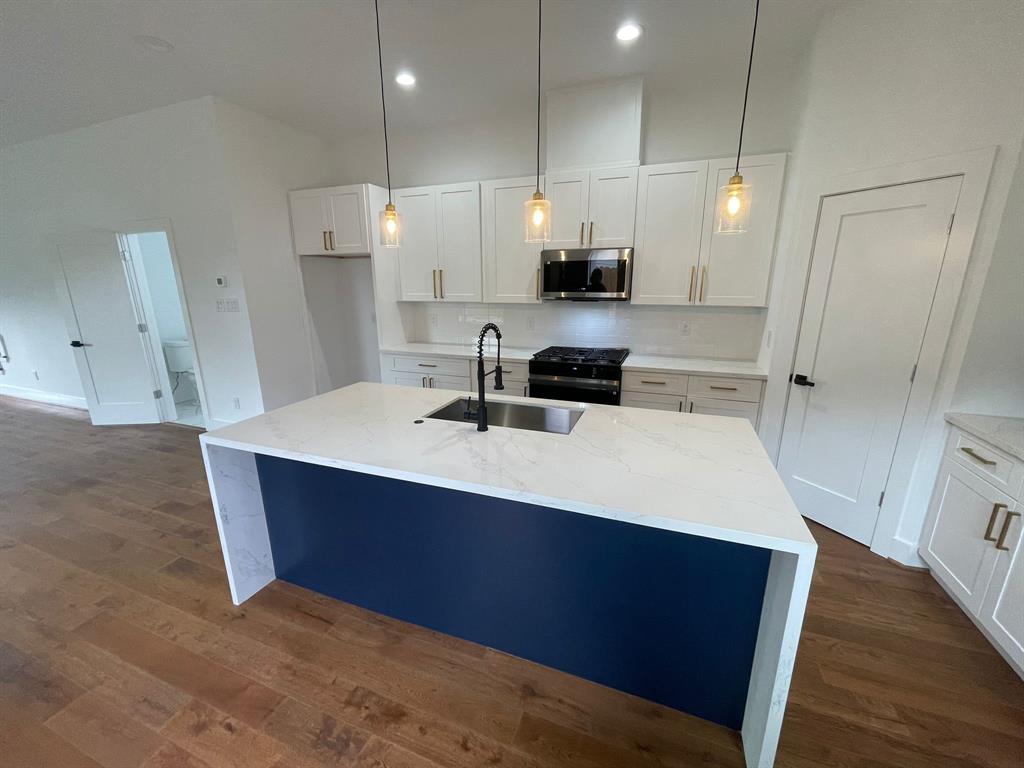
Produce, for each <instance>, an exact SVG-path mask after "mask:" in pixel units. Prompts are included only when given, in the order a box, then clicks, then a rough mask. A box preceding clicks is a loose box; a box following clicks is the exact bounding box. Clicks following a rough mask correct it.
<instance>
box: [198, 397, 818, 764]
mask: <svg viewBox="0 0 1024 768" xmlns="http://www.w3.org/2000/svg"><path fill="white" fill-rule="evenodd" d="M457 396H458V395H457V393H453V392H449V391H445V390H433V389H420V388H408V387H398V386H391V385H381V384H367V383H361V384H355V385H353V386H350V387H346V388H344V389H340V390H335V391H333V392H330V393H327V394H324V395H321V396H319V397H315V398H311V399H309V400H305V401H302V402H300V403H296V404H294V405H291V406H288V407H285V408H282V409H279V410H277V411H273V412H270V413H267V414H264V415H262V416H258V417H255V418H252V419H249V420H247V421H243V422H239V423H238V424H234V425H232V426H229V427H225V428H223V429H219V430H216V431H214V432H209V433H206V434H204V435H203V436H202V437H201V442H202V448H203V455H204V460H205V462H206V470H207V475H208V478H209V481H210V489H211V493H212V496H213V501H214V508H215V511H216V518H217V526H218V531H219V533H220V537H221V545H222V549H223V552H224V561H225V566H226V570H227V574H228V581H229V585H230V588H231V595H232V599H233V600H234V601H235V603H236V604H240V603H242V602H243V601H245V600H246V599H248V598H249V597H251V596H252V595H253V594H255V593H256V592H257V591H259V590H260V589H262V588H263V587H264V586H266V585H267V584H269V583H270V582H271V581H273V580H274V579H275V578H280V579H283V580H286V581H290V582H292V583H295V584H299V585H301V586H304V587H307V588H310V589H314V590H316V591H319V592H322V593H325V594H328V595H331V596H332V597H336V598H338V599H340V600H344V601H347V602H351V603H354V604H357V605H360V606H362V607H365V608H368V609H370V610H374V611H378V612H380V613H385V614H388V615H391V616H394V617H396V618H399V619H402V620H406V621H410V622H413V623H416V624H421V625H423V626H427V627H429V628H431V629H435V630H438V631H441V632H446V633H448V634H452V635H455V636H459V637H463V638H465V639H468V640H472V641H475V642H478V643H481V644H484V645H487V646H491V647H495V648H498V649H500V650H504V651H506V652H508V653H511V654H513V655H517V656H520V657H523V658H527V659H530V660H532V661H536V662H539V663H542V664H546V665H548V666H551V667H555V668H558V669H562V670H564V671H567V672H570V673H572V674H576V675H580V676H581V677H586V678H588V679H591V680H594V681H596V682H599V683H602V684H605V685H609V686H611V687H614V688H618V689H620V690H625V691H628V692H630V693H634V694H636V695H639V696H642V697H644V698H648V699H651V700H654V701H658V702H659V703H662V704H666V705H667V706H671V707H674V708H676V709H680V710H683V711H686V712H690V713H692V714H695V715H697V716H699V717H704V718H706V719H709V720H713V721H715V722H718V723H721V724H723V725H726V726H729V727H732V728H738V729H740V730H741V731H742V740H743V746H744V751H745V754H746V760H747V764H748V765H750V766H770V765H771V764H772V763H773V761H774V755H775V749H776V745H777V742H778V737H779V731H780V728H781V724H782V717H783V712H784V709H785V703H786V697H787V693H788V689H789V682H790V677H791V673H792V669H793V663H794V659H795V655H796V648H797V643H798V640H799V635H800V626H801V623H802V621H803V613H804V606H805V604H806V600H807V593H808V588H809V585H810V580H811V572H812V569H813V565H814V557H815V553H816V549H817V547H816V545H815V543H814V540H813V538H812V537H811V535H810V532H809V531H808V530H807V527H806V526H805V524H804V522H803V520H802V518H801V517H800V515H799V513H798V512H797V510H796V508H795V506H794V505H793V502H792V500H791V499H790V498H789V495H788V494H787V492H786V490H785V488H784V486H783V484H782V481H781V479H780V478H779V476H778V474H777V473H776V472H775V469H774V467H773V466H772V465H771V462H770V461H769V459H768V457H767V455H766V454H765V452H764V450H763V449H762V447H761V445H760V443H759V441H758V439H757V437H756V435H755V434H754V431H753V429H752V428H751V427H750V425H749V423H748V422H746V421H745V420H742V419H732V418H722V417H717V416H701V415H693V414H665V413H662V412H655V411H645V410H640V409H633V408H621V407H615V406H600V405H583V404H581V405H579V406H574V407H579V408H580V409H582V410H583V414H582V415H581V416H580V418H579V420H578V421H577V422H576V423H575V426H574V428H573V429H572V431H571V432H569V434H552V433H548V432H542V431H529V430H524V429H514V428H504V427H500V426H492V427H491V428H490V430H489V431H487V432H483V433H481V432H477V431H476V425H475V424H474V423H468V422H461V421H444V420H438V419H431V418H424V417H426V416H427V415H428V414H430V413H432V412H434V411H436V410H438V409H440V408H442V407H443V406H445V405H447V404H448V403H450V402H451V401H452V400H454V399H456V397H457ZM489 399H490V398H489ZM493 399H495V400H502V401H507V402H513V403H514V402H522V403H529V404H530V405H537V404H543V403H544V402H545V401H538V400H536V399H530V400H525V399H523V398H514V397H498V396H493ZM549 404H550V405H556V406H561V407H566V406H567V405H569V404H566V403H549Z"/></svg>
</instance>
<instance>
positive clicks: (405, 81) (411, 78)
mask: <svg viewBox="0 0 1024 768" xmlns="http://www.w3.org/2000/svg"><path fill="white" fill-rule="evenodd" d="M395 82H396V83H398V84H399V85H400V86H402V87H403V88H412V87H413V86H414V85H416V75H414V74H413V73H412V72H404V71H403V72H399V73H398V74H397V75H395Z"/></svg>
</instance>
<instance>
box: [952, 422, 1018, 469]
mask: <svg viewBox="0 0 1024 768" xmlns="http://www.w3.org/2000/svg"><path fill="white" fill-rule="evenodd" d="M946 421H948V422H949V423H950V424H952V425H954V426H957V427H960V429H962V430H963V431H964V432H967V433H969V434H972V435H974V436H975V437H977V438H978V439H980V440H984V441H985V442H986V443H989V444H990V445H993V446H995V447H996V448H999V449H1000V450H1003V451H1006V452H1007V453H1008V454H1010V455H1011V456H1013V457H1014V458H1017V459H1020V460H1021V461H1024V418H1017V417H1013V416H983V415H981V414H977V413H947V414H946Z"/></svg>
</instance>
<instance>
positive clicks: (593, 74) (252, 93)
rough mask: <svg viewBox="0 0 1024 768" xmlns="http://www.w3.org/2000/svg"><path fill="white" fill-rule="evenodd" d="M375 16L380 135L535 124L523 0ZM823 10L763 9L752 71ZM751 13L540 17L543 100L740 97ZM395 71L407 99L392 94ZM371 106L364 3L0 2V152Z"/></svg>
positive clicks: (648, 4)
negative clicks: (629, 90)
mask: <svg viewBox="0 0 1024 768" xmlns="http://www.w3.org/2000/svg"><path fill="white" fill-rule="evenodd" d="M380 2H381V27H382V37H383V46H384V72H385V77H386V78H387V88H388V102H389V104H388V107H389V122H391V121H393V124H394V125H395V126H396V127H398V128H399V129H401V130H410V129H429V128H437V127H439V126H443V125H445V124H446V123H451V122H463V121H472V120H482V119H490V118H494V117H495V116H500V115H507V114H510V113H512V112H515V111H517V110H533V109H534V93H535V91H534V88H535V79H534V78H535V74H534V73H535V69H534V67H535V55H536V53H535V52H536V42H535V34H536V3H535V2H534V0H380ZM831 2H834V0H762V7H761V22H760V26H759V32H758V43H757V55H756V58H755V68H758V69H760V70H761V71H762V73H763V72H765V71H771V70H776V69H777V70H778V71H787V70H790V71H791V68H792V66H793V64H794V62H795V61H796V60H798V59H799V58H800V57H801V56H802V54H803V53H804V52H805V50H806V49H807V47H808V46H809V45H810V41H811V38H812V36H813V34H814V30H815V29H816V27H817V24H818V22H819V20H820V18H821V16H822V15H823V13H825V12H826V11H827V10H828V8H829V3H831ZM752 13H753V2H752V0H548V2H546V3H545V7H544V22H545V35H544V87H545V89H547V88H552V87H558V86H562V85H568V84H572V83H578V82H586V81H592V80H598V79H603V78H607V77H614V76H620V75H630V74H643V75H645V76H646V77H647V78H648V79H649V81H652V82H658V83H661V84H662V85H672V86H676V85H677V84H682V86H683V87H687V86H688V87H694V88H697V87H705V88H729V89H735V88H739V89H740V94H741V93H742V78H743V75H745V73H746V52H747V46H748V44H749V35H750V26H751V21H752ZM626 18H631V19H635V20H636V21H638V22H640V24H642V25H643V27H644V34H643V36H642V37H641V38H640V40H639V41H637V42H636V43H634V44H633V45H632V46H631V47H624V46H622V45H621V44H619V43H617V42H616V41H615V40H614V30H615V28H616V27H617V26H618V23H619V22H620V21H622V20H624V19H626ZM136 35H154V36H157V37H161V38H164V39H166V40H168V41H170V42H171V43H173V45H174V46H175V47H174V50H173V51H172V52H171V53H166V54H162V53H155V52H152V51H149V50H146V49H144V48H142V47H140V46H139V45H138V44H136V43H135V42H134V41H133V37H134V36H136ZM402 67H408V68H409V69H411V70H412V71H414V72H415V73H416V76H417V78H418V80H419V82H418V83H417V86H416V88H415V89H414V90H412V91H404V90H402V89H400V88H398V87H397V86H396V85H395V84H394V75H395V73H396V72H397V71H398V70H399V69H400V68H402ZM378 89H379V85H378V80H377V53H376V46H375V37H374V26H373V3H372V0H329V1H328V0H161V2H154V1H153V0H3V1H2V2H0V144H11V143H15V142H19V141H24V140H27V139H32V138H37V137H39V136H44V135H48V134H53V133H59V132H61V131H66V130H69V129H72V128H77V127H81V126H85V125H91V124H93V123H97V122H101V121H103V120H109V119H112V118H115V117H120V116H123V115H127V114H132V113H134V112H141V111H144V110H147V109H152V108H154V107H158V106H163V105H166V104H172V103H174V102H177V101H182V100H185V99H190V98H196V97H199V96H205V95H207V94H214V95H217V96H220V97H223V98H225V99H227V100H229V101H233V102H235V103H237V104H240V105H242V106H245V107H248V108H250V109H253V110H256V111H258V112H262V113H264V114H267V115H270V116H272V117H276V118H278V119H281V120H283V121H285V122H288V123H291V124H292V125H295V126H297V127H299V128H303V129H305V130H308V131H310V132H313V133H316V134H319V135H321V136H323V137H325V138H335V137H338V136H340V135H344V134H346V133H352V132H359V133H364V132H367V131H371V130H374V129H376V128H377V127H378V126H379V121H380V104H379V90H378ZM738 98H741V96H738Z"/></svg>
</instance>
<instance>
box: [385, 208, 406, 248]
mask: <svg viewBox="0 0 1024 768" xmlns="http://www.w3.org/2000/svg"><path fill="white" fill-rule="evenodd" d="M380 244H381V245H383V246H384V247H385V248H397V247H398V246H400V245H401V244H402V217H401V216H399V215H398V211H396V210H395V206H394V204H393V203H388V204H387V205H385V206H384V210H383V211H381V212H380Z"/></svg>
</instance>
